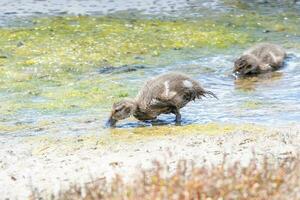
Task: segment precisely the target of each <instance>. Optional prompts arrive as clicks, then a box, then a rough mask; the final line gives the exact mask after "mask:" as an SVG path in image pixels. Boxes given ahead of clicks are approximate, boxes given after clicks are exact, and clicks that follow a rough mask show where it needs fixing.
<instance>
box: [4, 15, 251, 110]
mask: <svg viewBox="0 0 300 200" xmlns="http://www.w3.org/2000/svg"><path fill="white" fill-rule="evenodd" d="M33 22H34V24H35V25H33V26H32V27H23V28H1V29H0V36H1V37H0V47H1V51H0V53H1V59H0V67H1V72H0V95H1V93H9V94H14V97H13V98H12V97H9V98H7V99H6V100H4V103H5V104H6V105H7V106H5V107H4V106H1V108H0V112H1V113H12V112H16V111H19V110H20V109H37V110H41V111H51V110H53V111H60V110H69V109H71V110H72V109H73V110H74V109H76V108H78V109H85V108H89V107H95V106H96V107H97V106H100V105H102V104H105V103H106V102H111V101H112V100H118V99H119V98H122V97H127V96H130V95H131V93H130V92H129V91H128V87H126V86H123V85H118V84H114V83H112V82H111V80H110V79H108V78H106V77H103V76H102V77H100V76H92V77H90V76H89V74H90V73H92V72H93V71H95V69H97V68H99V67H102V66H116V67H117V66H121V65H124V64H137V63H144V64H145V63H146V64H147V63H148V64H149V63H151V60H152V59H153V58H155V57H159V56H160V55H161V54H162V53H163V52H166V51H169V50H172V49H184V48H188V49H190V48H201V47H211V48H225V47H228V46H231V45H236V44H243V43H246V42H247V41H248V35H247V34H243V33H237V32H234V33H233V32H232V31H231V30H228V28H226V27H225V26H223V25H216V24H214V23H212V22H210V21H207V22H206V21H202V20H198V21H186V20H179V21H172V20H169V21H168V20H167V21H161V20H155V19H135V20H130V19H118V18H110V17H86V16H76V17H54V18H42V19H35V20H33ZM154 38H155V39H154ZM137 56H142V57H143V58H144V59H143V60H139V59H136V58H137ZM78 79H80V80H78ZM36 97H39V98H40V99H42V101H39V102H36V101H35V98H36ZM12 99H21V100H12ZM10 104H11V105H10Z"/></svg>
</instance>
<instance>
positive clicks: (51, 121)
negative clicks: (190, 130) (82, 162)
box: [0, 0, 300, 137]
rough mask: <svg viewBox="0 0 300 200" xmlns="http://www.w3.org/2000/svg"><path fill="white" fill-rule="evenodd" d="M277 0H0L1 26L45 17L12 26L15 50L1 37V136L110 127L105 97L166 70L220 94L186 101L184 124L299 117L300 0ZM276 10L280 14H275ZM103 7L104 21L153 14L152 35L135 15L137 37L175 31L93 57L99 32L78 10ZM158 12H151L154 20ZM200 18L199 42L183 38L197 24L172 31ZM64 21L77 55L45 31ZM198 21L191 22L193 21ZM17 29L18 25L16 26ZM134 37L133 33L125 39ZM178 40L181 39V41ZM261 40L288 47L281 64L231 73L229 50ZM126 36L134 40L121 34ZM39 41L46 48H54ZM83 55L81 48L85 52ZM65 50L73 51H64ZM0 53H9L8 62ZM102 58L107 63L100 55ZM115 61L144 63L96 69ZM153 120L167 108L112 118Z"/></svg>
mask: <svg viewBox="0 0 300 200" xmlns="http://www.w3.org/2000/svg"><path fill="white" fill-rule="evenodd" d="M280 2H281V1H276V2H275V1H274V2H273V3H270V4H267V3H263V2H254V3H247V2H244V1H239V3H237V1H153V0H147V1H136V0H131V1H116V0H109V1H93V0H92V1H79V0H73V1H51V2H50V1H29V0H19V1H14V2H11V1H1V3H0V13H1V14H0V26H2V29H3V30H4V29H7V27H10V28H12V29H14V27H19V28H21V30H23V28H24V27H25V28H24V30H25V31H24V30H23V31H24V34H28V32H26V31H28V30H29V29H30V27H32V26H33V27H34V25H35V24H36V23H37V24H39V23H40V21H43V20H45V21H46V22H45V24H46V25H44V27H43V26H41V27H40V28H39V30H38V31H43V30H44V29H45V32H38V31H35V30H34V29H33V30H32V32H30V33H29V34H28V36H26V37H25V36H22V35H21V36H20V35H18V36H16V38H14V39H12V40H11V43H9V44H8V43H6V42H5V41H4V42H3V44H5V45H16V47H14V48H13V51H11V50H10V47H7V46H4V47H3V48H1V47H0V56H2V58H0V68H1V66H2V67H3V70H2V72H3V74H2V76H1V77H2V80H1V81H2V88H1V90H0V101H1V102H2V103H1V104H2V106H1V107H2V108H1V107H0V108H1V109H2V110H3V111H5V112H3V114H2V115H0V132H1V134H2V136H4V137H9V136H14V137H15V136H17V137H21V136H32V135H43V134H49V135H57V134H58V135H81V134H89V133H93V134H94V133H95V134H100V135H101V134H109V133H110V131H109V130H108V129H104V128H103V125H104V123H105V121H106V119H107V118H108V116H109V112H110V106H111V104H112V103H113V102H115V101H118V100H120V99H122V98H124V97H127V98H128V97H132V98H133V97H134V96H135V94H136V93H137V92H138V90H139V89H140V88H141V86H142V85H143V83H144V82H145V80H147V79H149V78H151V77H153V76H155V75H159V74H161V73H165V72H171V71H179V72H183V73H186V74H188V75H189V76H191V77H193V78H194V79H196V80H198V81H199V82H200V83H201V84H202V85H203V87H204V88H206V89H208V90H211V91H213V92H214V93H215V94H216V95H217V96H218V97H219V100H216V99H209V98H208V99H203V100H199V101H196V102H191V103H190V104H188V105H187V106H186V107H185V108H183V109H182V119H183V122H182V126H185V125H188V124H206V123H225V124H226V123H230V124H241V123H256V124H261V125H267V126H282V125H292V124H296V123H297V122H299V120H300V112H299V110H300V100H299V99H300V67H299V66H300V51H299V48H300V36H299V33H300V30H299V24H300V14H299V13H300V12H299V11H300V9H299V7H300V4H299V3H297V2H296V3H294V4H293V2H292V1H291V2H288V3H280ZM257 7H258V8H257ZM256 8H257V9H256ZM274 10H276V11H277V12H281V14H280V15H276V14H274ZM253 11H256V12H257V13H253ZM78 14H81V15H89V16H90V17H87V18H83V19H81V18H78V20H77V19H76V18H75V19H73V18H72V16H74V15H78ZM107 15H110V18H109V20H111V21H112V22H110V21H107V19H106V18H105V20H104V21H105V22H108V24H107V25H108V26H109V25H110V23H111V24H112V26H115V27H117V25H118V24H120V23H126V24H127V25H126V26H127V27H131V26H132V27H134V26H135V24H134V23H135V21H134V20H135V19H140V18H144V19H145V20H150V22H149V21H145V23H146V24H147V23H148V22H149V24H151V23H153V24H154V25H153V26H157V27H158V28H157V29H158V33H157V35H155V34H153V33H152V32H151V31H150V29H151V30H152V28H151V26H150V28H149V29H147V26H148V25H145V26H144V28H143V25H141V24H143V23H144V22H141V23H140V24H139V27H140V28H141V27H142V28H141V30H142V31H141V34H143V33H149V35H143V36H142V35H141V37H146V38H148V40H150V41H151V40H155V37H156V36H159V37H160V36H161V35H162V34H164V33H165V32H164V31H168V30H169V28H172V27H174V35H173V36H172V35H171V37H174V40H173V41H174V44H172V40H171V42H170V43H166V44H163V45H165V46H162V47H159V46H158V47H153V46H151V42H150V43H149V45H148V46H146V47H139V46H138V45H137V47H136V48H137V49H138V48H140V49H138V50H139V51H137V52H140V50H141V48H145V52H143V53H140V54H139V53H136V55H134V59H133V60H134V61H133V60H132V59H131V58H129V57H130V56H132V55H131V54H130V52H129V55H128V58H127V56H119V55H118V48H120V47H110V46H108V47H107V46H104V47H103V48H104V49H105V48H115V49H116V50H114V51H115V54H113V55H111V57H109V58H114V59H116V60H114V61H113V62H110V61H111V60H108V61H103V62H102V61H101V62H100V61H99V60H98V59H97V58H98V57H97V56H101V55H100V54H99V55H97V54H95V57H93V55H92V54H93V53H95V51H96V50H97V51H98V50H99V49H96V50H95V49H93V46H95V45H101V43H95V41H96V42H97V39H95V34H94V33H92V32H91V30H92V31H93V28H91V27H93V26H94V24H93V23H92V25H91V27H89V26H88V25H87V26H88V28H87V29H86V30H88V31H87V32H85V29H80V26H83V25H82V24H81V23H80V20H82V21H83V22H84V23H85V22H88V20H90V21H97V20H98V17H101V16H107ZM53 16H61V17H62V22H60V21H59V20H60V19H59V18H58V19H54V22H53V21H51V20H50V22H48V21H47V20H48V18H49V19H51V18H53ZM67 16H69V17H71V20H64V18H65V17H67ZM125 16H126V17H125ZM231 16H234V17H231ZM115 18H116V19H118V18H124V21H119V20H118V21H117V22H116V23H115V21H114V19H115ZM157 19H158V22H157V21H151V20H157ZM204 19H205V20H208V21H205V26H204V27H201V26H200V28H199V30H202V29H203V30H205V31H206V32H205V34H207V35H205V37H208V39H207V40H208V41H209V42H208V43H205V41H200V44H201V45H198V46H197V44H196V43H197V42H199V39H198V36H199V35H198V36H197V37H195V38H194V39H195V40H194V41H191V44H186V43H187V42H189V41H188V40H186V38H189V35H188V34H190V37H191V38H192V37H193V36H192V34H193V33H195V32H190V33H188V34H187V35H183V36H182V38H180V40H179V39H178V38H177V36H178V35H176V33H177V34H179V33H182V34H183V32H179V31H178V30H179V29H184V26H183V25H182V24H184V23H185V20H186V23H189V22H188V21H196V22H201V20H203V23H204ZM269 19H270V21H269ZM159 20H161V21H162V22H163V21H164V22H165V24H160V23H159ZM69 22H70V24H71V25H72V26H73V27H75V28H74V29H73V28H72V29H71V28H70V29H69V27H67V28H65V27H63V26H62V29H61V31H62V32H63V31H66V32H68V34H70V33H71V34H70V35H72V37H73V36H74V40H78V38H79V40H80V37H81V38H82V40H83V41H84V42H85V43H84V42H82V43H84V44H80V45H81V46H74V47H72V48H73V49H75V50H74V52H75V51H76V48H78V49H80V51H81V50H82V51H83V52H84V53H81V54H79V53H78V55H80V56H76V55H75V53H74V52H68V51H69V49H70V48H63V47H64V46H67V47H68V45H69V46H71V45H72V41H70V43H69V42H68V41H67V40H68V39H69V38H68V36H66V38H65V39H63V38H62V41H60V40H57V41H56V40H55V34H53V35H52V36H51V30H48V29H52V28H51V26H53V27H54V28H55V27H57V26H60V23H61V24H65V23H69ZM137 23H139V22H137ZM41 24H43V22H42V23H41ZM48 24H50V25H48ZM53 24H54V25H53ZM191 25H193V24H191ZM28 27H29V28H28ZM49 27H50V28H49ZM76 27H78V29H76ZM145 27H146V28H145ZM161 27H163V28H161ZM214 27H216V28H215V29H214ZM112 29H113V27H112ZM57 30H60V29H57ZM57 30H55V29H54V30H53V32H54V33H56V31H57ZM101 30H102V29H101V27H98V28H95V31H99V33H100V32H101ZM147 30H148V32H147ZM162 30H163V31H162ZM196 30H198V29H197V28H196V29H193V31H196ZM18 31H20V29H17V31H16V32H18ZM48 31H49V32H48ZM121 31H122V30H121V29H120V32H121ZM126 31H128V30H126ZM176 31H178V32H176ZM73 32H74V34H73ZM37 33H39V34H40V33H41V34H44V35H45V38H42V37H40V36H38V37H37V38H38V39H39V40H41V43H40V44H41V45H40V47H39V48H37V44H36V43H35V42H34V40H35V38H34V37H33V35H34V34H37ZM10 34H12V33H10ZM47 34H49V37H48V36H47ZM56 34H57V33H56ZM124 34H126V32H125V33H124ZM89 36H90V38H88V37H89ZM125 36H126V35H125ZM168 36H170V35H168ZM200 36H201V34H200ZM222 36H223V37H222ZM117 37H118V35H116V36H112V40H113V39H114V38H117ZM129 37H131V35H130V34H128V38H129ZM134 37H136V36H134ZM203 37H204V36H203ZM210 37H216V38H217V37H220V39H216V40H209V39H211V38H210ZM227 37H228V38H229V39H230V41H229V42H227V43H226V41H228V40H229V39H228V40H227ZM19 38H21V39H19ZM51 38H52V39H53V40H52V39H51ZM125 38H126V37H125ZM239 38H240V39H239ZM137 39H138V38H137ZM176 39H178V41H177V40H176ZM181 39H182V40H181ZM27 40H28V41H27ZM134 40H135V39H134V38H133V39H132V41H134ZM162 40H163V39H162ZM165 40H167V38H166V39H165ZM231 40H232V41H231ZM52 41H53V42H52ZM181 41H184V42H185V43H184V42H183V43H180V42H181ZM260 41H271V42H275V43H278V44H281V45H282V46H283V47H284V48H286V49H287V52H288V54H289V56H288V58H287V60H286V62H285V66H284V67H283V68H282V69H280V70H278V71H276V72H273V73H268V74H264V75H261V76H258V77H251V78H247V79H240V80H235V79H234V78H233V77H232V76H231V70H232V67H233V62H234V59H235V58H236V57H237V56H238V55H239V54H241V53H242V52H243V51H244V50H245V48H247V47H249V46H251V44H253V43H256V42H260ZM76 42H77V41H76ZM175 42H178V43H176V44H175ZM118 43H123V44H125V43H126V41H124V40H123V39H122V40H120V41H118V42H116V43H114V44H118ZM153 43H155V42H153ZM193 43H195V46H194V45H193ZM131 44H135V42H129V43H128V45H131ZM26 45H32V48H33V49H35V48H36V49H38V50H36V52H34V53H32V52H31V53H30V54H29V53H27V54H26V52H21V53H20V51H22V48H25V47H26ZM76 45H77V43H76ZM22 46H23V47H22ZM60 46H61V47H62V48H61V49H59V47H60ZM173 46H174V47H173ZM44 47H45V49H44ZM26 48H27V47H26ZM89 48H91V50H90V51H89ZM147 48H148V49H147ZM155 48H157V49H155ZM7 49H9V51H8V50H7ZM132 49H134V48H132ZM42 51H45V52H51V55H49V53H43V52H42ZM120 51H121V49H120ZM15 53H19V55H24V56H23V57H22V58H20V57H17V56H15V55H16V54H15ZM82 55H83V56H85V55H86V56H87V58H84V57H82ZM47 56H48V57H47ZM88 56H90V57H88ZM118 56H119V57H118ZM116 57H117V58H116ZM63 58H65V59H70V60H63ZM7 59H8V60H9V62H6V60H7ZM93 59H94V60H93ZM103 60H105V59H103ZM105 62H107V63H108V64H107V65H105ZM103 63H104V64H103ZM111 65H113V66H111ZM120 66H121V68H120V69H122V67H123V68H126V67H127V66H131V67H132V69H135V66H142V67H137V69H136V70H127V71H126V70H125V71H122V70H120V71H118V70H112V71H110V72H108V73H104V74H103V73H101V69H103V67H120ZM60 70H61V71H60ZM102 72H103V71H102ZM38 73H41V74H40V76H38V75H37V74H38ZM47 73H48V74H47ZM0 75H1V74H0ZM35 76H38V78H35ZM28 77H30V78H28ZM32 77H33V78H32ZM8 81H12V84H8ZM93 95H95V96H94V97H93ZM86 99H89V100H88V101H87V100H86ZM98 99H99V100H98ZM51 102H53V103H51ZM45 105H46V106H45ZM8 107H9V109H8ZM156 125H165V126H174V116H173V115H162V116H160V117H159V121H157V122H154V123H149V122H138V121H136V120H135V119H128V120H124V121H121V122H120V123H119V124H118V128H123V129H124V128H129V129H133V128H136V127H144V126H145V127H146V128H149V126H156Z"/></svg>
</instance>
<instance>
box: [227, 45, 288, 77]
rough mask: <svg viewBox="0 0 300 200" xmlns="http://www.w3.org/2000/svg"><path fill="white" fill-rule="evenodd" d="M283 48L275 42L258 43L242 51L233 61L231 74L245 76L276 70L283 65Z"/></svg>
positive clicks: (284, 53)
mask: <svg viewBox="0 0 300 200" xmlns="http://www.w3.org/2000/svg"><path fill="white" fill-rule="evenodd" d="M285 57H286V52H285V51H284V49H283V48H282V47H280V46H278V45H276V44H271V43H259V44H257V45H255V46H253V47H251V48H250V49H248V50H247V51H245V52H244V53H243V55H242V56H241V57H239V58H238V59H237V60H236V61H235V62H234V70H233V75H234V76H235V77H245V76H248V75H256V74H260V73H265V72H270V71H274V70H277V69H278V68H280V67H281V66H283V61H284V59H285Z"/></svg>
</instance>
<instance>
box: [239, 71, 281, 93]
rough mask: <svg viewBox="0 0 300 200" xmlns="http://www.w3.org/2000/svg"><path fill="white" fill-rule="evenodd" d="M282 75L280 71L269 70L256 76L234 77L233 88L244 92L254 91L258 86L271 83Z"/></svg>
mask: <svg viewBox="0 0 300 200" xmlns="http://www.w3.org/2000/svg"><path fill="white" fill-rule="evenodd" d="M282 77H283V73H282V72H269V73H265V74H260V75H258V76H252V77H246V78H238V79H235V80H234V86H235V89H237V90H242V91H245V92H249V91H255V90H256V88H257V87H258V86H260V85H266V84H272V83H274V82H276V81H278V80H280V79H282Z"/></svg>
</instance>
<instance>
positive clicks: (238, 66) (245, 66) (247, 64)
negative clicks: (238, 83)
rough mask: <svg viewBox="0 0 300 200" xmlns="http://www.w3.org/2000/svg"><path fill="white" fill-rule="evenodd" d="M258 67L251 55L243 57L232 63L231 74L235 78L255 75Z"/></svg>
mask: <svg viewBox="0 0 300 200" xmlns="http://www.w3.org/2000/svg"><path fill="white" fill-rule="evenodd" d="M258 69H259V65H258V62H257V59H256V58H255V57H254V56H252V55H243V56H241V57H240V58H239V59H237V60H236V61H235V62H234V69H233V74H234V75H235V76H237V77H240V76H246V75H250V74H255V73H257V71H258Z"/></svg>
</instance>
